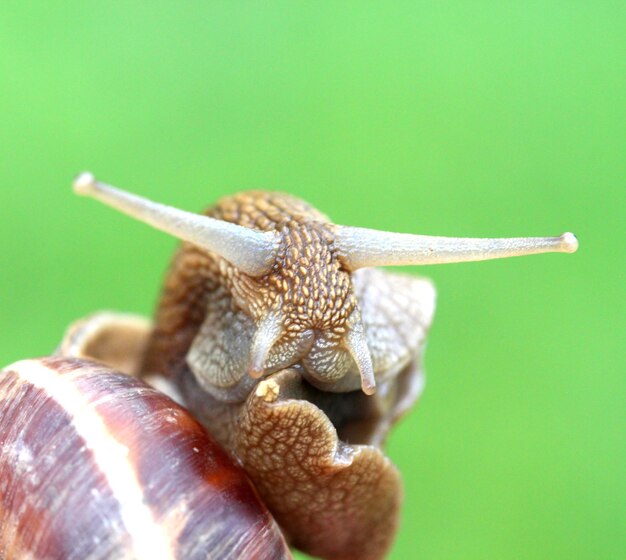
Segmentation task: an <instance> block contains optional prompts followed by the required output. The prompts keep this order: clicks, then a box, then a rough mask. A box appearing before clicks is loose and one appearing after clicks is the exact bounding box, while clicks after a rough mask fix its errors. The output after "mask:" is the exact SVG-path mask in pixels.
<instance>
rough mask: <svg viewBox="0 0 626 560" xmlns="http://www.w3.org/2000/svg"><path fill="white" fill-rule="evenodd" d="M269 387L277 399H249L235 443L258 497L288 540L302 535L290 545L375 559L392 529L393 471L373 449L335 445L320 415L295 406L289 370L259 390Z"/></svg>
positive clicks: (297, 398)
mask: <svg viewBox="0 0 626 560" xmlns="http://www.w3.org/2000/svg"><path fill="white" fill-rule="evenodd" d="M270 381H271V382H272V383H274V384H277V385H278V386H279V388H280V390H279V395H278V397H277V398H275V399H274V400H273V401H270V402H268V401H267V400H266V399H264V398H263V397H262V396H259V394H258V393H259V391H257V392H256V393H255V394H252V395H251V396H250V397H249V399H248V401H247V402H246V405H245V406H244V409H243V412H242V416H241V424H240V430H239V434H238V437H237V441H236V443H235V449H236V453H237V455H238V456H239V457H240V458H241V459H242V461H243V462H244V463H245V465H246V471H247V472H248V474H249V476H250V477H251V478H252V480H253V481H254V482H255V485H256V487H257V489H258V490H259V493H260V494H261V496H262V497H263V498H264V500H265V501H266V502H267V503H268V505H269V506H270V508H271V509H272V511H273V513H274V515H275V517H276V519H277V521H278V522H279V523H280V524H281V526H282V527H283V528H284V529H285V531H286V533H287V535H288V536H289V535H292V536H293V535H302V536H301V537H299V540H297V539H294V540H293V544H294V545H295V546H297V547H302V548H304V549H306V550H308V551H309V553H311V554H315V555H320V556H323V557H325V558H337V559H339V558H342V559H352V558H354V559H355V560H356V559H357V558H358V559H368V558H381V557H382V556H384V554H385V551H386V550H387V549H388V548H389V546H390V544H391V540H392V538H393V535H394V534H395V529H396V526H397V523H398V510H399V506H400V498H399V496H400V495H401V489H400V487H401V482H400V475H399V472H398V471H397V469H396V468H395V466H394V465H393V464H392V463H391V462H390V461H389V459H387V458H386V457H384V455H383V454H382V453H381V452H380V450H378V449H377V448H375V447H372V446H364V445H354V446H348V445H346V444H344V443H342V442H340V441H339V440H338V439H337V435H336V431H335V429H334V428H333V426H332V424H331V423H330V421H329V420H328V418H327V416H326V415H325V414H324V413H323V412H322V411H321V410H320V409H319V408H317V407H316V406H315V405H313V404H312V403H310V402H308V401H306V400H303V398H302V397H304V396H305V393H306V391H307V390H308V389H307V387H306V386H305V385H303V383H302V380H301V377H300V376H299V375H298V372H297V371H294V370H285V371H282V372H280V373H278V374H275V375H274V376H272V377H271V378H270V379H269V380H267V381H263V382H262V383H261V385H263V383H268V382H270ZM260 392H261V393H262V392H263V391H262V390H261V391H260ZM304 528H306V529H307V530H306V531H305V530H303V529H304Z"/></svg>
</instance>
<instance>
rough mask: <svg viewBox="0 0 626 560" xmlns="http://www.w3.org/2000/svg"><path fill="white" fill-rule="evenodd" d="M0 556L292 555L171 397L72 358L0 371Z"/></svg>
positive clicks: (236, 470)
mask: <svg viewBox="0 0 626 560" xmlns="http://www.w3.org/2000/svg"><path fill="white" fill-rule="evenodd" d="M0 445H1V448H0V472H1V473H2V477H1V478H0V558H2V559H3V560H12V559H24V558H25V559H28V558H33V559H44V558H45V559H59V560H85V559H91V560H95V559H103V560H104V559H111V558H129V559H130V558H133V559H145V560H172V559H175V558H178V559H185V560H189V559H206V558H214V559H222V558H232V559H239V558H268V559H286V558H290V557H291V556H290V553H289V550H288V548H287V545H286V543H285V541H284V539H283V536H282V534H281V532H280V530H279V528H278V526H277V525H276V523H275V521H274V520H273V519H272V517H271V515H270V513H269V512H268V510H267V509H266V508H265V506H264V505H263V504H262V503H261V501H260V499H259V497H258V495H257V493H256V492H255V490H254V488H253V487H252V485H251V484H250V482H249V481H248V479H247V477H246V475H245V473H244V471H243V470H242V469H241V468H240V467H238V466H236V465H235V464H234V463H233V461H232V460H231V457H230V456H229V455H228V454H227V453H226V452H224V451H223V450H222V449H221V447H220V446H219V445H217V444H216V443H215V441H214V440H213V439H212V438H211V437H210V436H209V435H208V434H207V432H206V431H205V430H204V428H203V427H202V426H201V425H200V424H199V423H198V422H197V421H196V420H194V419H193V417H192V416H191V415H190V414H189V413H188V412H187V411H186V410H185V409H184V408H182V407H181V406H179V405H178V404H176V403H174V402H173V401H172V400H171V399H169V398H168V397H166V396H165V395H163V394H161V393H160V392H158V391H156V390H155V389H152V388H150V387H149V386H148V385H146V384H145V383H144V382H143V381H141V380H139V379H136V378H133V377H130V376H128V375H124V374H122V373H119V372H116V371H113V370H111V369H109V368H107V367H104V366H102V365H99V364H97V363H95V362H90V361H86V360H80V359H68V358H58V357H54V358H43V359H37V360H24V361H21V362H17V363H15V364H13V365H11V366H9V367H7V368H6V369H5V370H4V371H3V372H2V373H1V374H0Z"/></svg>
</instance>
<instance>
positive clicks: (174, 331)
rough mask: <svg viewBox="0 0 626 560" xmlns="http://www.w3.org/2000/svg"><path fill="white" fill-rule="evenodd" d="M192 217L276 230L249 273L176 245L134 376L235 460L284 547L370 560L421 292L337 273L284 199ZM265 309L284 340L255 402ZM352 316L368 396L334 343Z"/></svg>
mask: <svg viewBox="0 0 626 560" xmlns="http://www.w3.org/2000/svg"><path fill="white" fill-rule="evenodd" d="M206 215H208V216H211V217H213V218H217V219H220V220H226V221H231V222H234V223H237V224H239V225H242V226H244V227H247V228H253V229H257V230H261V231H275V232H277V233H279V235H280V239H281V245H280V247H279V249H278V252H277V255H276V263H275V265H274V267H273V268H272V269H271V270H270V272H269V273H268V274H266V275H264V276H260V277H254V278H253V277H250V276H247V275H245V274H243V273H242V272H241V271H240V270H238V269H237V268H235V267H234V266H233V265H232V264H231V263H229V262H228V261H226V260H224V259H223V258H221V257H220V256H218V255H216V254H213V253H210V252H207V251H205V250H203V249H200V248H198V247H196V246H194V245H192V244H189V243H184V244H183V245H182V246H181V248H180V249H179V251H178V252H177V254H176V255H175V257H174V260H173V263H172V266H171V268H170V270H169V272H168V275H167V277H166V280H165V286H164V290H163V295H162V298H161V301H160V304H159V306H158V309H157V312H156V316H155V321H154V330H153V332H152V334H151V336H150V338H149V341H148V343H147V347H146V351H145V360H144V364H143V366H142V367H141V369H142V372H143V373H145V374H155V373H157V374H161V375H163V376H166V377H167V378H168V379H170V380H171V381H172V382H173V383H174V385H176V387H177V389H178V391H179V392H180V394H181V395H182V398H183V402H184V403H185V406H187V407H188V408H189V409H190V410H191V411H192V412H193V414H194V415H195V416H196V418H197V419H198V420H199V421H201V422H202V423H203V424H204V425H205V426H206V427H207V428H208V429H209V430H210V432H211V433H212V434H213V435H214V436H215V437H216V439H217V440H218V441H219V442H220V443H221V444H222V445H224V447H225V449H227V450H228V451H229V452H231V453H233V454H234V455H235V456H236V457H237V458H238V459H239V460H240V461H241V463H242V465H243V467H244V469H245V470H246V472H247V473H248V475H249V476H250V477H251V479H252V481H253V482H254V484H255V486H256V488H257V490H258V491H259V493H260V494H261V497H262V498H263V500H264V502H265V503H266V504H267V505H268V507H269V508H270V511H271V512H272V514H273V515H274V516H275V518H276V520H277V521H278V523H279V524H280V525H281V527H282V528H283V529H284V531H285V533H286V535H287V538H288V540H289V542H290V543H291V544H293V545H294V546H295V547H297V548H299V549H300V550H303V551H304V552H306V553H308V554H312V555H314V556H318V557H321V558H325V559H328V560H331V559H332V560H334V559H337V560H340V559H342V560H345V559H352V558H354V559H368V560H369V559H371V560H378V559H380V558H384V556H385V555H386V553H387V551H388V550H389V548H390V547H391V544H392V543H393V539H394V536H395V533H396V530H397V527H398V519H399V509H400V504H401V501H402V484H401V479H400V475H399V473H398V471H397V469H396V468H395V466H394V465H393V464H392V462H391V461H390V460H389V459H387V458H386V457H385V455H384V454H383V452H382V450H381V446H382V445H383V443H384V440H385V438H386V436H387V433H388V431H389V429H390V428H391V426H392V425H393V423H395V422H396V421H397V419H398V418H399V417H400V416H401V415H402V414H403V413H405V412H406V411H407V410H408V409H409V408H410V407H411V406H412V405H413V404H414V402H415V400H416V399H417V397H418V396H419V394H420V392H421V389H422V387H423V374H422V370H421V367H420V365H421V353H422V349H423V343H424V340H425V337H426V333H427V331H428V328H429V326H430V323H431V321H432V317H433V313H434V300H435V293H434V289H433V287H432V284H431V283H430V282H429V281H428V280H426V279H424V278H418V277H411V276H402V275H397V274H390V273H388V272H386V271H380V270H376V269H363V270H357V271H354V272H350V271H349V270H347V269H346V268H345V266H343V264H342V262H341V259H340V257H339V255H338V254H337V251H336V248H335V247H334V244H333V235H334V234H333V228H334V226H333V224H332V223H331V222H330V221H329V219H328V218H327V217H326V216H324V215H323V214H321V213H320V212H318V211H317V210H315V209H314V208H312V207H311V206H310V205H308V204H307V203H305V202H303V201H300V200H298V199H296V198H294V197H292V196H290V195H285V194H281V193H267V192H248V193H240V194H237V195H234V196H232V197H227V198H225V199H222V200H221V201H220V202H219V203H218V204H217V205H216V206H215V207H213V208H210V209H209V210H207V212H206ZM272 315H279V316H280V318H281V319H280V322H281V324H283V326H284V332H283V335H282V336H281V337H280V338H278V339H277V340H276V342H275V344H274V346H273V347H272V351H271V352H270V353H269V354H268V356H267V360H266V362H265V363H266V367H265V370H264V371H263V372H262V373H263V374H264V381H261V383H264V382H265V381H270V380H271V381H272V382H273V383H274V384H275V387H276V388H277V398H276V400H275V402H274V401H271V399H270V400H269V401H268V400H266V398H265V397H264V396H263V395H261V397H259V395H258V393H257V389H259V388H260V387H261V385H259V380H258V379H253V377H252V376H251V375H248V374H249V373H250V374H252V373H254V372H251V371H250V368H251V355H253V354H254V351H253V346H254V341H256V335H255V333H257V332H259V331H261V329H263V328H264V325H266V324H267V322H266V321H267V319H268V318H271V317H272ZM355 317H358V319H359V320H358V323H359V324H362V328H363V330H364V333H365V342H366V344H367V349H368V351H369V353H370V354H371V361H372V365H373V369H374V373H375V375H376V385H377V391H376V393H375V394H374V395H366V394H365V393H364V392H363V391H362V390H361V381H360V379H359V374H358V372H357V370H356V367H355V362H356V360H355V359H354V357H353V356H352V355H350V353H349V352H348V351H347V349H346V336H347V335H346V333H349V332H350V331H351V330H353V329H354V328H355V323H354V318H355ZM357 327H358V325H357ZM324 375H328V376H329V379H324Z"/></svg>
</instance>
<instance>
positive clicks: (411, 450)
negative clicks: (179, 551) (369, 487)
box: [0, 0, 626, 559]
mask: <svg viewBox="0 0 626 560" xmlns="http://www.w3.org/2000/svg"><path fill="white" fill-rule="evenodd" d="M625 92H626V9H625V7H624V4H623V2H605V1H594V2H577V1H567V2H546V1H541V2H506V1H505V2H441V1H430V2H417V1H411V2H391V1H386V2H366V1H362V2H294V1H289V2H287V1H285V2H240V1H236V2H235V1H228V2H226V1H224V2H215V1H212V2H165V1H152V2H130V1H123V2H122V1H115V2H104V3H98V2H85V1H81V2H73V1H64V2H59V1H55V2H13V1H6V0H5V1H3V2H2V3H1V4H0V213H1V218H2V219H1V220H0V240H1V241H0V243H1V248H2V250H1V269H2V272H1V274H0V332H1V333H2V336H1V339H0V340H1V342H0V362H2V363H3V364H7V363H9V362H11V361H14V360H17V359H19V358H23V357H30V356H36V355H42V354H46V353H48V352H49V351H51V350H52V349H53V348H54V346H55V344H56V342H57V341H58V340H59V338H60V336H61V334H62V332H63V329H64V327H65V325H67V324H68V323H69V322H70V321H71V320H73V319H75V318H77V317H80V316H83V315H85V314H88V313H90V312H92V311H94V310H97V309H102V308H111V309H118V310H128V311H134V312H140V313H145V314H149V313H150V312H151V310H152V308H153V305H154V302H155V299H156V297H157V294H158V290H159V284H160V282H161V277H162V274H163V271H164V269H165V267H166V263H167V261H168V259H169V255H170V253H171V252H172V250H173V248H174V246H175V241H174V240H172V239H169V238H168V237H167V236H165V235H164V234H161V233H157V232H155V231H153V230H150V229H149V228H148V227H146V226H144V225H141V224H139V223H135V222H133V221H131V220H130V219H128V218H126V217H124V216H122V215H118V214H116V213H114V212H113V211H112V210H110V209H108V208H105V207H103V206H101V205H99V204H97V203H95V202H92V201H88V200H85V199H80V198H78V197H75V196H74V195H73V194H72V193H71V190H70V187H69V183H70V181H71V178H72V176H73V175H74V174H75V173H77V172H78V171H81V170H83V169H90V170H92V171H94V172H95V173H96V174H97V175H98V176H99V177H100V178H102V179H103V180H106V181H108V182H110V183H113V184H116V185H118V186H120V187H123V188H127V189H129V190H133V191H135V192H137V193H140V194H143V195H146V196H149V197H152V198H154V199H157V200H160V201H162V202H166V203H171V204H174V205H176V206H178V207H181V208H185V209H190V210H199V209H201V208H202V207H204V206H206V205H208V204H209V203H211V202H212V201H214V200H215V199H217V198H218V197H220V196H222V195H225V194H228V193H232V192H235V191H238V190H242V189H248V188H255V189H280V190H285V191H289V192H291V193H294V194H296V195H299V196H301V197H302V198H304V199H306V200H308V201H309V202H311V203H313V204H314V205H315V206H317V207H318V208H320V209H321V210H323V211H325V212H327V213H328V214H330V215H331V217H332V218H333V219H334V220H335V221H336V222H337V223H342V224H349V225H360V226H368V227H373V228H379V229H389V230H397V231H404V232H416V233H426V234H438V235H461V236H518V235H553V234H559V233H561V232H562V231H566V230H571V231H574V232H575V233H576V234H577V235H578V237H579V239H580V244H581V248H580V250H579V252H578V253H577V254H576V255H541V256H536V257H530V258H524V259H512V260H504V261H491V262H486V263H471V264H458V265H448V266H441V267H427V268H425V269H423V270H421V271H419V272H421V273H423V274H426V275H428V276H430V277H431V278H433V279H434V280H435V282H436V285H437V287H438V292H439V299H438V311H437V315H436V318H435V324H434V327H433V329H432V332H431V334H430V339H429V345H428V350H427V354H426V365H427V371H428V381H427V388H426V392H425V395H424V397H423V399H422V401H421V403H420V404H419V406H418V407H417V408H416V409H415V410H413V411H412V413H411V414H410V415H409V417H408V418H407V419H406V420H405V421H404V422H402V423H401V424H400V425H399V426H398V428H397V429H396V431H395V432H394V434H393V437H392V438H391V441H390V442H389V453H390V455H391V457H392V458H393V460H394V461H395V462H396V463H397V464H398V465H399V467H400V469H401V470H402V472H403V473H404V477H405V483H406V497H405V505H404V514H403V522H402V527H401V529H400V532H399V537H398V539H397V542H396V544H395V547H394V549H393V553H392V558H395V559H405V558H418V559H420V558H424V559H431V558H432V559H447V558H455V559H457V558H463V559H474V558H481V559H484V558H487V559H492V558H498V559H499V558H515V559H538V558H545V559H555V558H559V559H560V558H568V559H569V558H576V559H579V558H588V559H609V558H610V559H618V558H620V559H621V558H624V557H626V542H625V539H626V536H625V535H626V484H625V482H626V481H625V476H624V474H625V473H626V446H625V438H624V435H625V433H624V432H625V427H626V406H625V404H626V398H625V397H626V383H625V376H624V373H625V370H626V368H625V367H624V366H625V360H624V348H623V347H624V334H625V332H626V329H625V327H626V325H625V321H624V311H625V309H624V300H625V295H626V294H625V290H624V282H625V275H624V272H625V269H624V254H625V253H624V241H623V236H624V233H626V232H625V227H624V208H625V206H626V205H625V203H626V185H625V178H626V173H625V171H626V166H625V164H624V159H625V158H624V156H625V154H626V137H625V125H626V95H625ZM417 272H418V270H416V269H412V270H411V273H417Z"/></svg>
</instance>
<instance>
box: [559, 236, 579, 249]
mask: <svg viewBox="0 0 626 560" xmlns="http://www.w3.org/2000/svg"><path fill="white" fill-rule="evenodd" d="M560 239H561V248H562V249H563V252H564V253H575V252H576V251H577V250H578V239H576V236H575V235H574V234H573V233H570V232H569V231H568V232H566V233H564V234H563V235H561V237H560Z"/></svg>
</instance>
